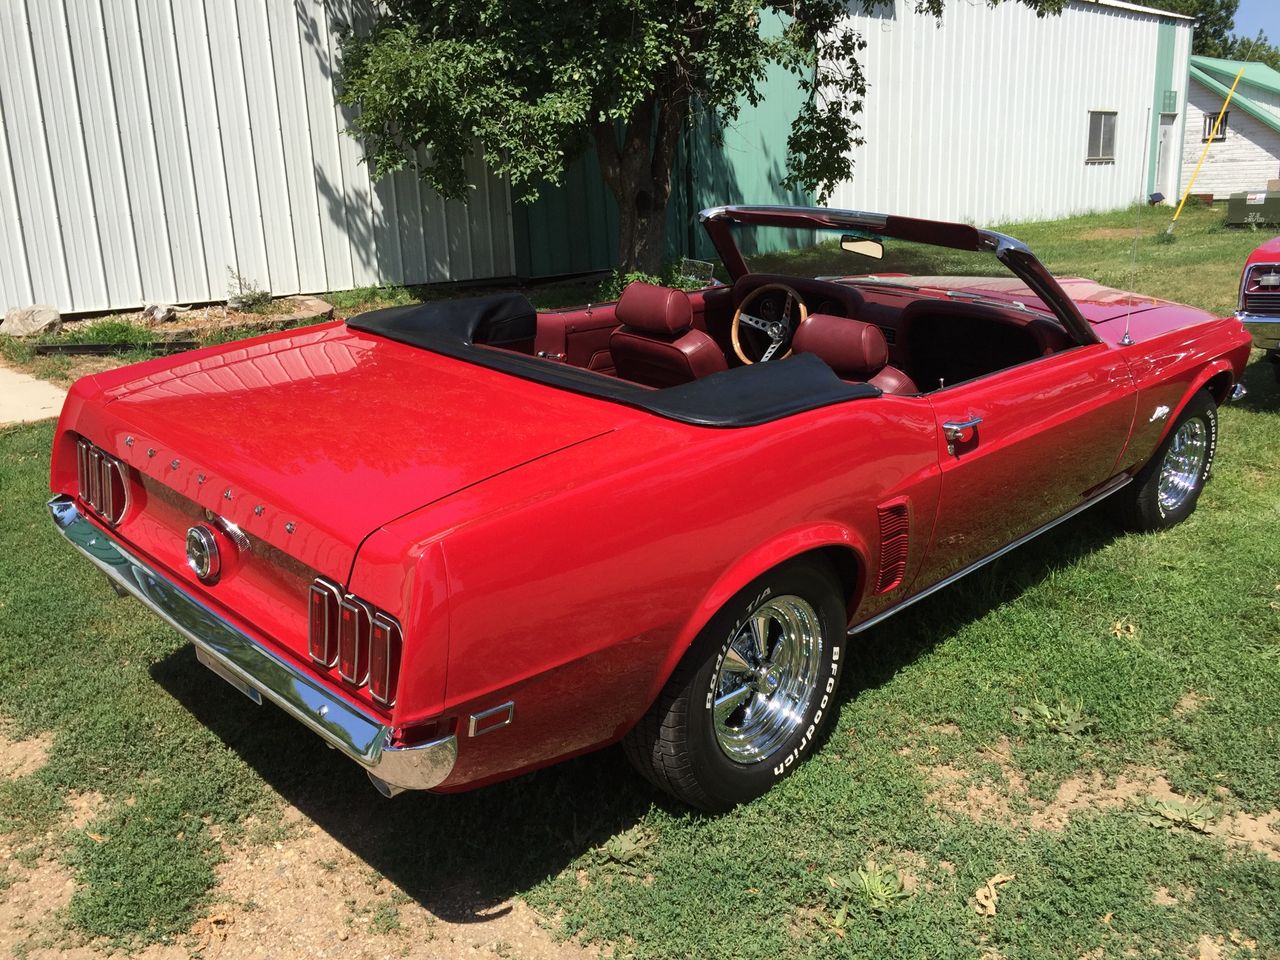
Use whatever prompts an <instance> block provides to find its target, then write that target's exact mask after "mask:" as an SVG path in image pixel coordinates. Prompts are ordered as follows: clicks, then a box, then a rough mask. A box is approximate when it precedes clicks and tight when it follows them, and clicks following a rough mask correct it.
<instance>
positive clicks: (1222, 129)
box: [1200, 110, 1231, 143]
mask: <svg viewBox="0 0 1280 960" xmlns="http://www.w3.org/2000/svg"><path fill="white" fill-rule="evenodd" d="M1230 118H1231V111H1230V110H1228V111H1227V112H1226V113H1224V114H1223V115H1222V123H1219V124H1218V135H1217V136H1216V137H1214V138H1213V139H1214V142H1215V143H1216V142H1217V141H1218V140H1225V139H1227V121H1228V120H1229V119H1230ZM1217 120H1218V115H1217V114H1215V113H1206V114H1205V115H1204V133H1203V134H1201V135H1200V142H1201V143H1208V142H1209V134H1211V133H1213V125H1214V123H1216V122H1217Z"/></svg>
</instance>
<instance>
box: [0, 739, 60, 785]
mask: <svg viewBox="0 0 1280 960" xmlns="http://www.w3.org/2000/svg"><path fill="white" fill-rule="evenodd" d="M52 746H53V736H52V735H51V734H47V733H42V734H40V735H39V736H35V737H28V738H27V739H26V740H14V739H12V738H10V737H9V736H8V735H7V734H6V733H5V732H4V731H3V730H0V777H5V778H6V779H9V780H17V779H19V778H20V777H28V776H30V775H31V774H33V773H35V772H36V771H37V770H39V769H40V768H41V767H43V766H44V765H45V762H46V761H47V760H48V759H49V748H50V747H52Z"/></svg>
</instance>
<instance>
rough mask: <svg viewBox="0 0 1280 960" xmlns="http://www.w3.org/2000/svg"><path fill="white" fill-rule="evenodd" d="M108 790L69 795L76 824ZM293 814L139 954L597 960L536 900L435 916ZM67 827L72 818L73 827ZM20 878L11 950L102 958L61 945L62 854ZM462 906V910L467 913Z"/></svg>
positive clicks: (65, 885)
mask: <svg viewBox="0 0 1280 960" xmlns="http://www.w3.org/2000/svg"><path fill="white" fill-rule="evenodd" d="M100 801H101V798H100V797H96V795H92V794H84V795H79V796H76V797H72V798H69V799H68V806H69V808H70V809H71V810H72V814H71V824H70V825H77V824H78V825H83V823H85V822H88V821H87V818H89V817H91V816H92V810H93V809H94V805H95V803H96V802H100ZM285 819H286V821H292V822H293V823H294V824H295V828H294V834H293V836H291V837H290V838H289V839H287V840H283V841H280V842H277V843H270V844H263V845H254V844H251V843H245V844H241V845H239V846H236V847H233V848H232V849H230V850H229V851H228V856H227V859H226V861H225V862H223V863H222V864H221V865H220V866H219V867H218V880H219V885H218V887H217V889H216V890H215V891H214V894H213V904H212V906H211V907H210V908H209V910H208V911H207V913H206V914H205V916H203V917H201V918H200V919H199V920H198V921H197V922H196V923H195V925H194V926H193V927H192V928H191V930H190V931H189V933H188V934H187V935H186V936H184V937H180V938H178V942H176V943H173V944H157V945H153V946H151V947H148V948H146V949H145V950H142V951H140V952H139V953H137V954H134V955H133V956H134V957H135V958H137V960H187V958H189V957H191V956H193V955H198V956H200V957H202V958H205V960H242V958H250V957H252V958H260V957H271V958H273V960H276V958H278V960H295V958H296V960H302V958H307V960H310V958H312V957H342V958H348V957H352V958H374V957H378V958H382V957H392V956H395V957H430V958H432V960H459V958H467V960H474V958H477V957H481V958H482V957H501V958H504V960H598V958H599V956H600V954H599V953H598V952H597V951H595V950H592V949H588V948H587V947H584V946H581V945H579V944H576V943H573V942H557V941H556V940H555V939H554V938H553V937H552V935H551V934H550V933H549V932H547V931H546V930H545V929H544V928H543V927H542V926H541V925H540V924H539V922H538V917H537V915H536V914H535V913H534V911H533V910H532V909H530V908H529V907H528V906H526V905H525V904H524V903H523V902H521V901H518V900H510V901H507V902H505V903H501V904H498V905H497V906H492V907H488V908H487V909H485V910H483V911H480V912H479V913H477V914H476V915H475V917H474V919H473V920H472V921H471V922H453V921H448V920H444V919H441V918H440V917H437V916H435V915H433V914H432V913H431V912H430V911H428V910H427V909H426V908H425V907H423V906H421V905H420V904H418V903H415V902H413V901H412V900H410V899H409V898H408V897H406V896H404V895H403V894H402V893H400V891H399V890H398V889H397V888H396V887H395V886H394V885H393V884H392V883H390V882H389V881H387V880H385V879H382V878H381V877H378V876H377V875H376V874H375V873H374V872H373V871H372V870H371V869H370V868H369V867H368V865H367V864H365V863H364V862H363V861H362V860H360V859H359V858H357V857H356V856H354V855H353V854H351V853H350V852H349V851H348V850H347V849H346V847H344V846H343V845H342V844H341V843H339V842H338V841H337V840H335V839H334V838H333V837H331V836H329V835H328V834H327V833H325V832H324V831H323V830H321V829H320V827H318V826H317V825H315V824H314V823H311V822H310V821H308V820H306V819H305V818H304V817H302V815H301V814H299V813H298V812H297V811H296V810H293V809H290V810H289V811H288V816H286V818H285ZM65 826H67V825H65V824H64V827H65ZM10 877H11V878H13V879H14V883H13V885H12V886H11V887H10V888H9V890H8V891H7V892H6V894H5V896H4V898H3V899H2V900H0V956H9V955H10V954H12V953H14V952H15V951H17V952H18V953H21V954H23V955H25V956H27V957H29V958H30V960H54V958H70V960H102V958H104V957H106V956H108V955H109V953H110V951H109V950H108V949H107V947H106V946H105V945H102V946H101V949H99V945H97V944H80V945H74V946H67V945H65V944H60V943H59V942H58V938H59V936H60V935H61V930H60V925H59V924H58V922H57V912H58V911H59V910H61V909H62V908H64V907H65V906H66V905H67V903H68V902H69V901H70V899H71V896H72V894H73V893H74V891H75V881H74V879H73V878H72V876H71V874H70V873H69V872H68V871H67V869H66V868H65V867H63V866H62V865H61V864H59V863H57V862H56V861H55V860H51V859H42V860H40V861H38V862H37V863H36V864H35V865H34V866H33V867H31V868H30V869H28V868H25V867H22V866H20V865H17V864H14V865H13V866H12V867H11V868H10ZM467 913H468V912H467V911H459V913H458V915H459V916H462V915H467Z"/></svg>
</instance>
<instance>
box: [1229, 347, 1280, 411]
mask: <svg viewBox="0 0 1280 960" xmlns="http://www.w3.org/2000/svg"><path fill="white" fill-rule="evenodd" d="M1242 382H1243V383H1244V385H1245V388H1246V389H1247V390H1248V391H1249V392H1248V393H1247V394H1245V395H1244V398H1243V399H1241V400H1239V401H1237V402H1236V406H1238V407H1239V408H1240V409H1241V410H1252V411H1254V412H1256V413H1277V412H1280V362H1277V361H1275V360H1272V359H1270V358H1268V357H1267V356H1265V355H1262V356H1259V357H1258V358H1257V359H1256V360H1254V361H1253V362H1251V363H1250V364H1249V365H1248V366H1247V367H1245V370H1244V379H1243V381H1242Z"/></svg>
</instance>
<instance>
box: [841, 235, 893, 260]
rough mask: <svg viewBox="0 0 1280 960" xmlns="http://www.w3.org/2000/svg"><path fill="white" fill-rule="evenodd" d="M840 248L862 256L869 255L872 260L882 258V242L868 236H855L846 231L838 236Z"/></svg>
mask: <svg viewBox="0 0 1280 960" xmlns="http://www.w3.org/2000/svg"><path fill="white" fill-rule="evenodd" d="M840 249H841V250H847V251H849V253H856V254H858V255H859V256H862V257H870V258H871V259H872V260H883V259H884V244H883V243H882V242H880V241H879V240H872V239H870V238H868V237H855V236H853V235H852V234H848V233H846V234H845V235H844V236H843V237H841V238H840Z"/></svg>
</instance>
